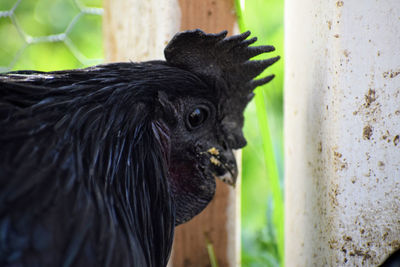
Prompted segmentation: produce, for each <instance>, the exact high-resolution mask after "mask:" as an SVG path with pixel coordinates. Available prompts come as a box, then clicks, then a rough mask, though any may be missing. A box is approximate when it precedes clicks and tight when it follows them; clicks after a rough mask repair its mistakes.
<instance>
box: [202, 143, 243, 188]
mask: <svg viewBox="0 0 400 267" xmlns="http://www.w3.org/2000/svg"><path fill="white" fill-rule="evenodd" d="M207 152H208V154H209V155H210V161H211V163H212V165H213V175H214V177H215V178H218V179H220V180H221V181H223V182H224V183H227V184H229V185H232V186H235V184H236V179H237V176H238V170H237V165H236V159H235V156H234V155H233V152H232V150H230V149H229V150H224V151H222V152H220V151H219V150H218V149H216V148H215V147H212V148H210V149H209V150H208V151H207Z"/></svg>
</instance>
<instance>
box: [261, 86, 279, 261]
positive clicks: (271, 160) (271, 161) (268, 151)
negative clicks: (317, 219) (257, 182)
mask: <svg viewBox="0 0 400 267" xmlns="http://www.w3.org/2000/svg"><path fill="white" fill-rule="evenodd" d="M255 102H256V111H257V118H258V124H259V128H260V132H261V136H262V140H263V152H264V161H265V165H266V168H267V175H268V181H269V184H270V192H271V194H272V199H273V204H274V209H273V215H272V218H273V223H274V226H275V228H276V233H277V241H278V242H277V243H278V251H279V255H280V262H281V264H282V266H283V253H284V217H283V216H284V207H283V199H282V189H281V186H280V180H279V174H278V165H277V162H276V159H275V155H274V150H273V146H272V139H271V135H270V130H269V126H268V117H267V113H266V108H265V100H264V93H263V90H259V92H258V94H256V96H255Z"/></svg>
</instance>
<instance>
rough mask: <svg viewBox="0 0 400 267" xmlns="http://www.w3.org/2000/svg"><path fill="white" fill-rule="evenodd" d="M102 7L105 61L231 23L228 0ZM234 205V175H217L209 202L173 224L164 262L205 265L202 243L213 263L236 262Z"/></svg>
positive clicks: (155, 53)
mask: <svg viewBox="0 0 400 267" xmlns="http://www.w3.org/2000/svg"><path fill="white" fill-rule="evenodd" d="M104 9H105V10H104V21H103V25H104V48H105V54H106V60H107V61H108V62H111V61H126V60H131V61H144V60H151V59H163V49H164V47H165V45H166V43H167V42H168V41H169V40H170V39H171V37H172V36H173V34H175V33H176V32H178V31H179V30H187V29H195V28H200V29H202V30H204V31H206V32H213V33H216V32H220V31H222V30H228V31H229V34H232V33H233V32H234V28H235V22H236V16H235V12H234V2H233V0H179V2H177V1H176V0H163V1H157V0H124V1H112V0H105V1H104ZM236 31H237V30H236ZM238 162H239V165H240V160H238ZM239 209H240V179H238V183H237V186H236V189H234V188H231V187H229V186H227V185H226V184H223V183H222V182H220V181H219V180H217V192H216V195H215V197H214V199H213V201H212V202H211V203H210V204H209V206H208V207H207V208H206V209H205V210H204V211H203V212H202V213H201V214H200V215H198V216H197V217H195V218H194V219H193V220H192V221H190V222H188V223H186V224H184V225H182V226H179V227H177V228H176V234H175V241H174V248H173V254H172V257H171V260H170V265H171V266H176V267H180V266H185V267H189V266H196V267H197V266H199V267H203V266H210V260H209V255H208V252H207V244H208V243H209V244H211V245H212V247H213V249H214V252H215V254H216V258H217V261H218V264H219V266H222V267H223V266H238V265H240V210H239Z"/></svg>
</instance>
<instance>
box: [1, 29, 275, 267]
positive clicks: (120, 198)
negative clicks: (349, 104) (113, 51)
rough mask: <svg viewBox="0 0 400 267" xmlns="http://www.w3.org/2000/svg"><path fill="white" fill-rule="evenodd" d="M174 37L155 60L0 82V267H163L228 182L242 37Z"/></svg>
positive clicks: (245, 77)
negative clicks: (177, 236) (181, 234)
mask: <svg viewBox="0 0 400 267" xmlns="http://www.w3.org/2000/svg"><path fill="white" fill-rule="evenodd" d="M226 34H227V33H226V32H221V33H219V34H205V33H204V32H202V31H200V30H193V31H187V32H182V33H179V34H177V35H176V36H175V37H174V38H173V39H172V40H171V42H170V43H169V44H168V46H167V47H166V48H165V51H164V52H165V57H166V61H149V62H143V63H115V64H105V65H99V66H94V67H90V68H86V69H78V70H67V71H56V72H38V71H17V72H10V73H6V74H2V75H0V96H1V98H0V129H1V130H0V265H1V266H155V267H158V266H165V265H166V264H167V261H168V258H169V254H170V250H171V244H172V240H173V234H174V227H175V226H176V225H178V224H181V223H183V222H186V221H188V220H190V219H191V218H192V217H193V216H195V215H196V214H198V213H199V212H200V211H202V210H203V209H204V208H205V207H206V206H207V204H208V203H209V201H210V200H211V199H212V197H213V195H214V192H215V177H219V178H221V179H223V180H224V181H225V182H227V183H229V184H234V183H235V181H236V175H237V168H236V162H235V158H234V156H233V153H232V149H239V148H241V147H243V146H244V145H245V144H246V140H245V139H244V137H243V134H242V126H243V110H244V108H245V107H246V105H247V103H248V102H249V101H250V100H251V98H252V97H253V93H252V91H253V89H254V88H255V87H257V86H259V85H262V84H265V83H267V82H269V81H270V80H271V79H272V78H273V76H268V77H266V78H263V79H259V80H253V78H255V77H256V76H257V75H259V74H260V73H261V72H262V71H263V70H264V69H265V68H266V67H268V66H269V65H271V64H272V63H274V62H275V61H277V60H278V59H279V58H278V57H275V58H271V59H268V60H260V61H249V59H250V58H252V57H254V56H256V55H258V54H261V53H264V52H269V51H273V50H274V48H273V47H272V46H258V47H249V45H250V44H252V43H254V42H255V41H256V38H252V39H248V40H246V39H247V37H248V36H249V35H250V33H249V32H246V33H243V34H241V35H236V36H232V37H228V38H226Z"/></svg>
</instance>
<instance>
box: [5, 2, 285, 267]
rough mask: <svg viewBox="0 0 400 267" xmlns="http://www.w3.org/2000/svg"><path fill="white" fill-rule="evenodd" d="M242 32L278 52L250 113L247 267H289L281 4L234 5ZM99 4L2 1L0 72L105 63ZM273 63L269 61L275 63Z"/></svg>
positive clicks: (245, 230)
mask: <svg viewBox="0 0 400 267" xmlns="http://www.w3.org/2000/svg"><path fill="white" fill-rule="evenodd" d="M235 7H236V10H235V12H236V14H237V16H238V24H239V28H240V30H241V31H245V30H251V31H252V35H253V36H257V37H258V39H259V42H258V43H259V44H269V45H274V46H275V48H276V52H274V54H276V55H280V56H281V57H282V59H281V60H280V61H279V62H278V63H276V64H275V65H274V66H273V67H271V70H268V72H271V73H274V74H275V75H276V78H275V79H274V80H273V81H272V82H271V83H269V84H268V85H266V86H263V87H259V88H258V89H257V90H256V98H255V100H254V101H252V102H251V103H250V105H249V106H248V107H247V109H246V113H245V117H246V120H245V128H244V132H245V136H246V138H247V141H248V145H247V146H246V147H245V148H244V149H243V154H242V155H243V159H242V160H243V162H242V164H243V165H242V168H243V177H242V207H241V211H242V215H241V223H242V265H243V266H282V265H283V221H284V218H283V191H282V190H283V78H284V77H283V75H284V73H283V62H284V60H283V56H284V55H283V0H235ZM102 13H103V10H102V1H101V0H1V1H0V72H6V71H11V70H20V69H34V70H42V71H50V70H60V69H72V68H81V67H86V66H91V65H95V64H99V63H102V62H103V46H102V26H101V23H102ZM269 56H270V55H269Z"/></svg>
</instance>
